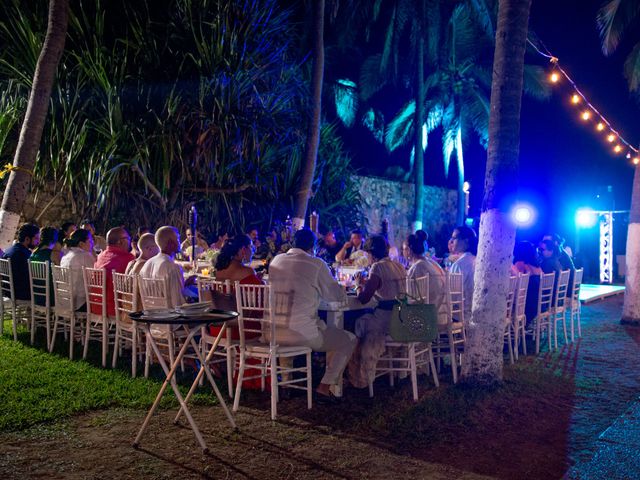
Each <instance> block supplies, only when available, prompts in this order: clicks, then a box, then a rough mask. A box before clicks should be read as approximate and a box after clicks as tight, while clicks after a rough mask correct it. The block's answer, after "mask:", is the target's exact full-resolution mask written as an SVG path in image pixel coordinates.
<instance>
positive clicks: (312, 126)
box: [293, 0, 324, 230]
mask: <svg viewBox="0 0 640 480" xmlns="http://www.w3.org/2000/svg"><path fill="white" fill-rule="evenodd" d="M313 3H314V5H315V11H314V17H313V23H314V35H313V38H314V45H313V75H312V90H313V99H312V102H313V104H312V112H311V121H310V122H309V135H308V136H307V143H306V146H305V157H304V165H303V166H302V174H301V176H300V183H299V188H298V191H297V192H296V197H295V206H294V215H293V227H294V229H296V230H297V229H300V228H302V227H303V226H304V221H305V215H306V213H307V204H308V203H309V198H310V197H311V185H312V183H313V177H314V175H315V171H316V159H317V157H318V146H319V145H320V116H321V113H322V82H323V79H324V0H314V2H313Z"/></svg>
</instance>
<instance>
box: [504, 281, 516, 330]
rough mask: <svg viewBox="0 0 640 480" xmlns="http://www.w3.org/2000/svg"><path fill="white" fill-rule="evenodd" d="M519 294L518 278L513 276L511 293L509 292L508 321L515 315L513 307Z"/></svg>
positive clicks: (510, 285) (510, 283) (510, 282)
mask: <svg viewBox="0 0 640 480" xmlns="http://www.w3.org/2000/svg"><path fill="white" fill-rule="evenodd" d="M517 293H518V277H517V276H515V275H512V276H511V277H509V291H508V292H507V316H506V318H507V321H510V319H511V316H512V314H513V305H514V302H515V298H516V295H517Z"/></svg>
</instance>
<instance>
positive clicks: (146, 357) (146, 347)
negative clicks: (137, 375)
mask: <svg viewBox="0 0 640 480" xmlns="http://www.w3.org/2000/svg"><path fill="white" fill-rule="evenodd" d="M150 363H151V348H150V346H149V338H147V334H146V333H145V336H144V378H149V365H150Z"/></svg>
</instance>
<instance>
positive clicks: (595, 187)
mask: <svg viewBox="0 0 640 480" xmlns="http://www.w3.org/2000/svg"><path fill="white" fill-rule="evenodd" d="M602 3H603V0H533V5H532V11H531V19H530V29H532V30H533V31H534V32H535V33H536V34H537V35H538V37H539V38H540V39H541V40H542V41H543V42H544V44H545V45H546V47H547V48H548V49H549V50H550V51H551V52H552V53H553V54H554V55H555V56H557V57H558V58H559V59H560V64H561V66H562V67H563V68H564V69H565V70H566V71H567V73H568V74H569V75H570V76H571V77H572V78H573V80H574V81H575V82H576V83H577V85H578V87H579V88H580V89H581V90H582V92H583V93H584V94H585V95H586V97H587V98H588V99H589V100H590V101H591V103H593V105H594V106H595V107H596V108H597V109H598V110H599V111H600V112H601V113H602V114H603V115H605V117H606V118H607V119H608V120H609V121H610V122H611V124H612V125H613V126H614V128H616V129H617V130H618V131H619V132H620V133H621V134H622V135H623V136H624V137H625V139H626V140H627V141H629V142H631V143H632V144H634V145H637V144H638V142H639V141H640V136H639V135H638V134H637V132H636V128H635V127H636V122H635V119H636V117H637V112H638V109H639V108H640V107H639V105H638V104H637V103H636V102H635V101H634V100H633V99H631V97H630V96H629V93H628V89H627V84H626V80H625V78H624V76H623V72H622V66H623V62H624V59H625V58H626V55H627V54H628V53H629V52H630V50H631V48H632V46H633V41H634V40H635V39H634V38H633V37H626V38H625V41H623V42H622V44H621V45H620V47H619V51H618V52H617V53H616V54H614V55H613V56H611V57H605V56H604V55H603V53H602V50H601V47H600V39H599V34H598V31H597V27H596V13H597V11H598V9H599V7H600V6H601V5H602ZM526 61H527V62H528V63H533V64H537V65H541V66H545V67H547V66H548V65H549V63H548V61H547V60H546V59H545V58H543V57H541V56H538V55H537V54H531V53H528V54H527V58H526ZM569 92H570V91H569V90H568V89H567V85H566V84H565V85H561V86H558V87H555V88H554V94H553V95H552V97H551V98H550V99H549V100H547V101H539V100H535V99H531V98H527V97H524V100H523V108H522V128H521V149H520V152H521V161H520V162H521V163H520V165H521V171H520V179H519V183H520V194H519V197H520V199H522V200H526V201H528V202H529V203H531V204H532V205H534V206H535V207H536V209H537V211H538V218H537V221H536V223H535V225H533V226H532V227H530V228H528V229H521V230H520V231H519V233H518V236H519V238H520V239H529V240H537V239H538V238H539V237H540V236H541V235H542V233H543V232H545V231H549V230H554V231H558V232H560V233H561V234H562V235H564V236H565V237H566V238H567V240H568V242H569V243H571V244H573V242H574V236H575V226H574V214H575V210H576V209H577V208H579V207H583V206H591V207H592V208H595V209H608V208H610V207H613V206H615V209H628V208H629V203H630V192H631V182H632V177H633V168H632V165H631V163H630V161H629V160H627V159H626V158H624V155H618V156H615V155H614V154H613V153H612V152H611V145H610V144H608V143H606V141H605V140H604V139H603V138H602V135H598V134H597V133H596V132H595V128H594V123H593V122H592V123H591V124H589V125H586V124H585V122H583V121H582V120H581V119H580V118H579V114H580V112H581V110H580V109H576V108H575V107H573V106H572V105H571V104H570V103H569ZM383 98H384V102H385V103H386V104H385V105H380V107H381V108H382V109H383V110H385V112H386V114H387V115H388V118H387V120H389V119H390V118H391V116H392V115H393V113H394V112H395V111H397V109H398V108H399V107H400V106H402V104H403V102H404V99H397V98H396V99H394V98H393V97H391V96H388V95H383ZM342 134H343V137H344V139H345V145H346V147H347V148H348V149H349V151H350V152H351V154H352V156H353V157H354V164H355V166H356V167H359V168H364V169H366V171H367V172H370V173H374V174H377V175H381V174H382V173H383V170H384V168H385V167H386V166H388V165H395V164H397V165H402V166H404V167H405V168H407V167H408V163H407V159H408V149H404V150H400V151H397V152H395V153H393V154H392V155H389V154H388V153H387V152H386V151H385V149H384V147H383V146H382V145H380V144H376V142H375V141H372V138H371V135H370V133H369V132H367V131H366V130H365V129H364V127H362V126H356V127H354V128H353V129H349V130H345V129H343V130H342ZM372 160H373V161H372ZM425 162H426V167H425V178H426V182H427V183H429V184H435V185H440V186H448V187H450V188H455V185H456V183H455V182H456V172H455V170H453V169H452V170H451V174H450V176H449V179H447V178H446V177H445V175H444V171H443V168H442V156H441V145H440V142H439V141H438V139H437V134H434V135H432V137H430V139H429V147H428V149H427V154H426V159H425ZM485 162H486V152H485V151H484V150H483V149H482V148H481V147H480V146H479V145H478V144H477V141H476V140H475V139H471V141H469V142H468V144H467V145H465V168H466V179H467V180H468V181H469V182H470V183H471V186H472V187H471V202H470V203H471V211H470V214H471V215H473V216H477V215H479V208H480V204H481V200H482V185H483V180H484V169H485ZM372 164H374V165H377V170H376V169H375V167H374V168H373V169H372ZM378 170H379V171H378ZM608 185H611V186H612V187H613V195H612V196H611V195H607V194H606V193H604V192H606V191H607V186H608ZM598 193H601V198H600V199H599V200H598V199H597V198H596V195H597V194H598ZM603 193H604V194H603ZM598 202H600V203H598ZM613 202H615V205H614V203H613ZM618 223H619V224H621V223H622V222H618ZM586 236H589V233H588V232H587V233H586ZM623 237H624V235H618V239H619V240H622V241H623V240H624V238H623Z"/></svg>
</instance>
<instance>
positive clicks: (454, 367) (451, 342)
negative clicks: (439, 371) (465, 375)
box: [449, 334, 458, 383]
mask: <svg viewBox="0 0 640 480" xmlns="http://www.w3.org/2000/svg"><path fill="white" fill-rule="evenodd" d="M449 351H450V353H451V372H452V373H453V383H458V365H457V361H456V346H455V343H454V339H453V335H451V334H450V335H449Z"/></svg>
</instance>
